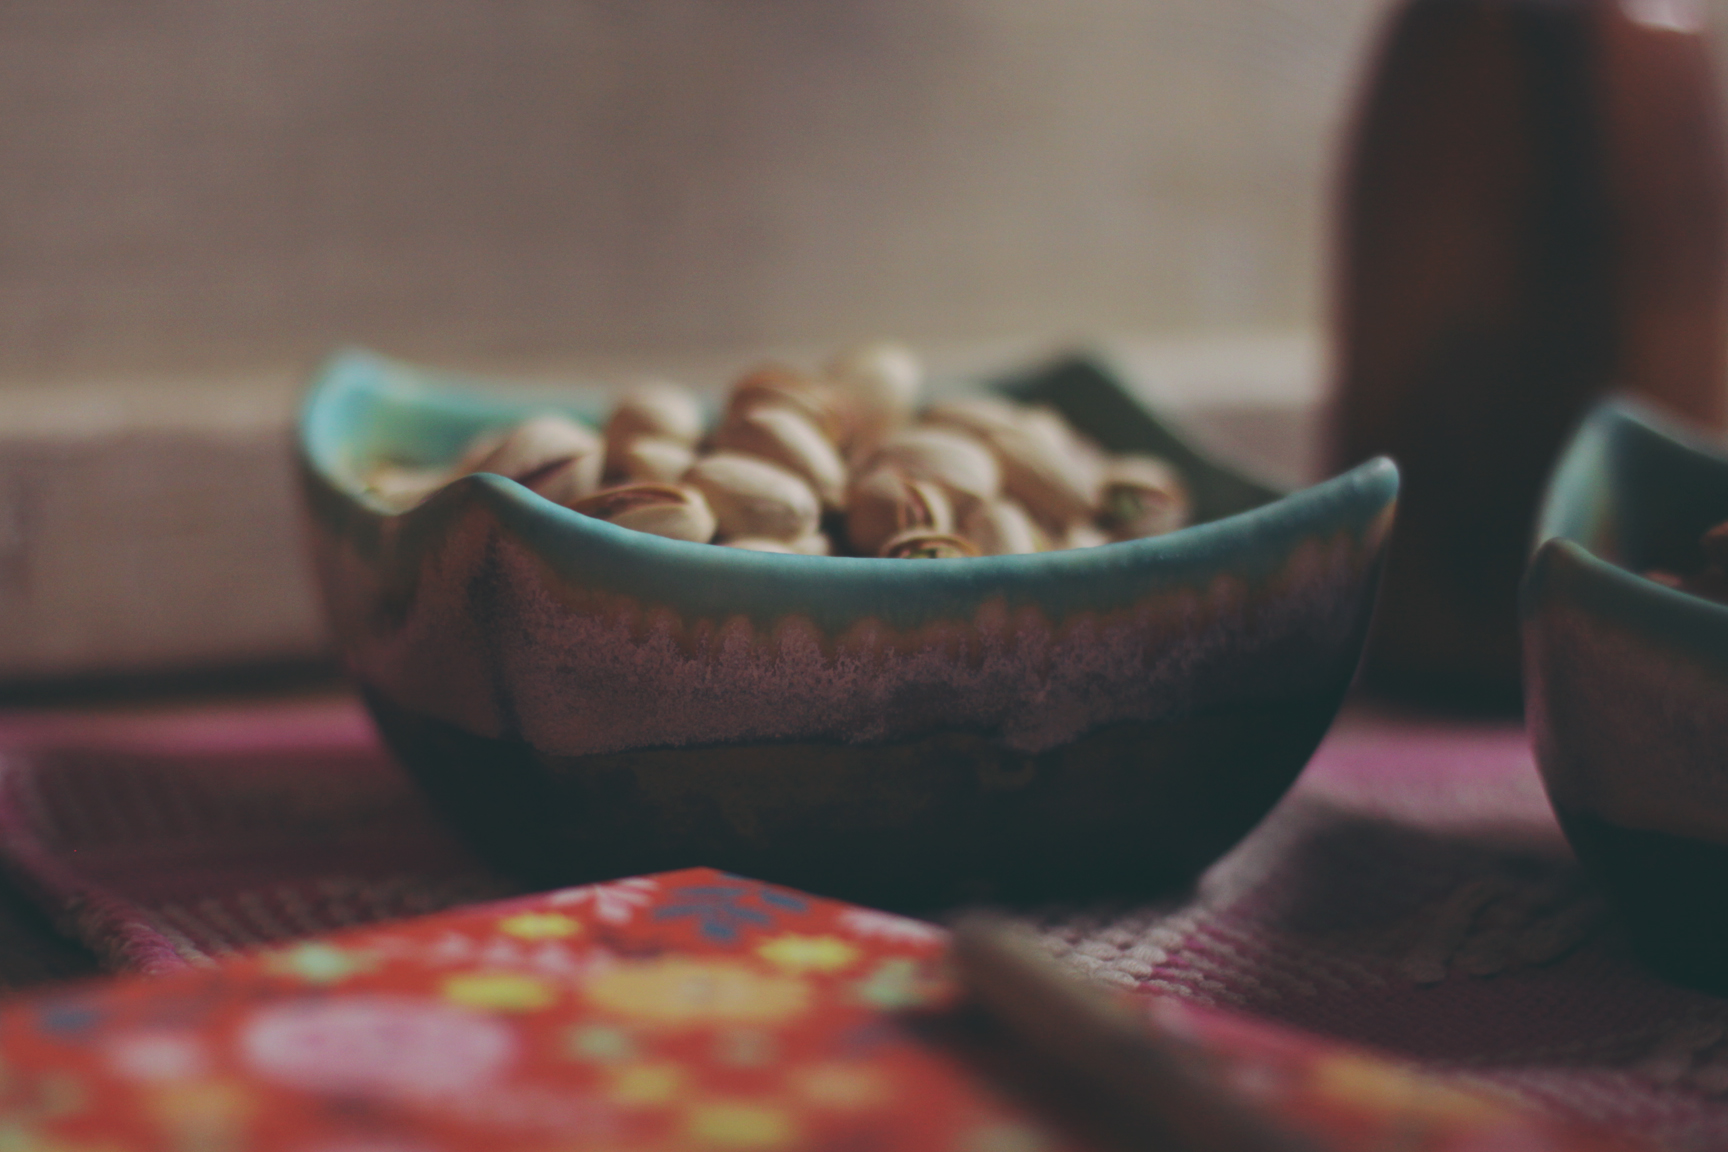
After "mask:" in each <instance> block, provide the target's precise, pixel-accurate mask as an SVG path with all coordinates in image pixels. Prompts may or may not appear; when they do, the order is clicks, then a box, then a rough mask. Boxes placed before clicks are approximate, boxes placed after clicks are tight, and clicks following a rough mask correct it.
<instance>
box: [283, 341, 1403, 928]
mask: <svg viewBox="0 0 1728 1152" xmlns="http://www.w3.org/2000/svg"><path fill="white" fill-rule="evenodd" d="M1003 386H1004V388H1005V390H1006V391H1008V392H1010V393H1012V394H1015V395H1017V396H1020V397H1022V398H1024V399H1027V400H1032V401H1038V402H1048V403H1052V404H1054V405H1056V406H1057V407H1059V408H1060V409H1062V410H1063V411H1064V413H1065V414H1066V415H1067V416H1068V418H1069V419H1070V421H1071V422H1072V423H1074V424H1075V425H1076V426H1077V427H1079V428H1080V429H1081V430H1082V431H1085V432H1087V433H1089V434H1090V435H1092V436H1093V437H1094V438H1095V439H1097V440H1099V441H1100V442H1102V443H1103V444H1104V446H1105V447H1107V448H1110V449H1113V450H1116V451H1124V450H1129V449H1134V450H1141V451H1152V452H1158V453H1161V454H1163V455H1164V456H1166V457H1167V458H1169V459H1170V460H1171V462H1172V463H1173V464H1175V465H1176V466H1177V467H1178V468H1179V469H1181V470H1182V471H1183V473H1184V475H1185V477H1186V479H1187V481H1188V483H1189V485H1190V488H1191V492H1192V495H1193V497H1194V502H1195V505H1196V509H1197V517H1198V519H1200V520H1203V521H1207V522H1205V523H1199V524H1196V525H1194V526H1192V527H1188V528H1184V529H1182V530H1180V531H1178V532H1174V533H1171V534H1169V535H1166V536H1162V537H1157V538H1152V539H1144V540H1136V541H1130V542H1126V543H1118V544H1110V545H1105V546H1102V547H1098V548H1092V549H1085V550H1078V551H1068V552H1051V553H1041V554H1035V555H1026V556H995V557H981V558H975V559H964V560H940V561H906V560H877V559H858V558H844V557H811V556H791V555H775V554H767V553H757V552H748V551H740V550H736V549H730V548H722V547H716V546H713V545H707V544H692V543H685V542H682V541H675V540H667V539H663V538H660V537H657V536H649V535H643V534H640V533H636V532H631V531H628V530H625V529H622V528H619V527H616V526H615V525H612V524H608V523H605V522H602V521H599V520H593V519H590V518H588V517H585V516H582V515H580V514H578V513H576V512H573V511H571V510H569V509H566V508H563V507H560V506H558V505H555V504H553V503H551V502H549V501H547V500H545V499H543V498H542V497H540V496H537V495H535V494H534V493H533V492H530V491H529V490H528V489H526V488H523V487H522V486H520V485H518V484H516V483H514V482H513V481H510V480H506V479H504V478H502V477H499V476H494V475H474V476H468V477H464V478H462V479H460V480H457V481H455V482H453V483H451V484H449V485H447V486H446V487H444V488H443V489H441V490H440V491H439V492H437V493H436V494H435V495H434V496H432V497H431V498H430V499H429V500H427V501H426V502H425V503H423V504H421V505H419V506H418V507H415V508H413V509H412V510H410V511H408V512H405V513H399V514H392V513H390V512H388V511H387V510H385V509H384V508H382V507H381V506H379V505H377V504H375V503H373V502H372V501H371V500H370V499H369V498H368V497H366V496H365V495H363V494H362V489H361V486H360V484H359V483H358V480H357V477H359V476H361V475H364V472H365V469H366V468H367V467H368V466H369V465H370V464H371V463H373V462H376V461H379V460H392V461H396V462H399V463H405V464H411V465H412V464H420V465H434V464H439V463H447V462H448V461H450V460H453V459H454V458H455V457H456V456H457V454H458V453H459V452H460V451H461V449H462V446H463V445H464V444H465V443H467V442H468V441H469V439H470V438H471V437H473V436H475V435H476V434H479V433H482V432H485V431H488V430H491V429H494V428H498V427H501V426H506V425H508V424H510V423H512V422H514V421H515V420H518V419H520V418H522V417H523V416H524V415H526V414H528V413H529V412H531V411H545V410H547V409H548V407H556V406H549V405H546V404H536V405H527V404H524V403H520V402H513V401H508V400H501V399H498V398H496V393H492V394H488V393H487V392H486V391H484V390H480V389H476V388H473V387H471V386H469V385H467V384H465V383H464V382H461V381H453V380H450V379H447V378H440V377H436V376H433V375H430V374H427V373H424V372H420V371H417V370H414V369H411V368H407V367H405V366H402V365H399V364H394V363H391V362H389V361H385V360H382V359H379V358H377V357H375V356H371V355H367V354H363V353H347V354H343V355H341V356H338V357H336V358H335V359H334V360H332V361H331V362H330V363H329V364H328V365H327V366H326V367H325V368H324V370H323V372H322V373H321V375H320V377H319V379H318V381H317V383H316V385H315V387H314V388H313V390H312V392H311V394H310V396H309V397H308V399H307V401H306V405H305V409H304V413H303V420H302V425H301V435H300V451H301V462H302V466H303V467H302V475H303V478H304V489H305V495H306V502H307V508H308V511H309V522H310V528H311V540H312V545H313V551H314V555H315V558H316V563H317V571H318V576H319V580H320V583H321V586H322V590H323V594H324V598H325V601H326V606H327V608H328V612H329V616H330V619H331V621H332V623H333V626H334V630H335V634H336V637H337V640H338V644H339V647H340V649H341V651H342V653H343V656H344V658H345V660H346V663H347V667H348V669H349V671H350V672H351V674H352V675H353V677H354V678H355V680H356V681H357V682H358V684H359V686H360V688H361V690H362V691H363V693H364V695H365V698H366V700H367V703H368V705H369V707H370V708H371V710H372V713H373V715H374V717H375V718H376V720H377V722H378V725H379V728H380V730H381V732H382V733H383V735H384V737H385V739H386V740H387V741H388V743H389V744H390V746H391V747H392V748H393V749H394V751H395V752H396V754H397V756H398V757H399V758H400V759H401V761H402V762H403V764H404V765H406V766H407V768H408V769H409V771H410V772H412V773H413V774H414V775H415V776H416V777H417V778H418V779H419V781H420V782H421V784H422V785H423V786H424V787H425V788H426V790H427V791H428V793H429V794H430V796H431V797H432V799H433V800H434V802H435V803H437V804H438V805H439V806H440V807H441V808H442V810H443V811H444V812H445V813H446V814H447V815H448V816H449V818H450V819H451V820H452V821H453V822H454V823H455V824H457V825H458V826H459V827H460V828H462V829H464V830H465V831H466V832H467V834H468V835H469V837H470V838H471V839H472V840H473V842H474V843H475V844H476V846H477V847H479V848H480V849H481V850H482V851H483V852H484V853H485V854H486V855H488V856H489V857H490V858H491V859H492V860H494V861H495V862H497V863H498V864H500V865H501V866H502V867H504V868H505V869H506V870H508V871H510V872H512V873H514V874H515V875H517V876H519V877H520V878H522V879H523V880H524V881H525V882H527V883H529V884H533V885H536V886H547V885H554V884H563V883H572V882H578V881H585V880H595V879H603V878H608V877H612V876H619V875H628V874H634V873H641V872H653V871H660V870H664V869H670V868H678V867H683V866H686V865H693V864H707V865H712V866H715V867H719V868H723V869H727V870H730V871H735V872H741V873H745V874H748V875H752V876H760V877H763V878H766V879H770V880H774V881H778V882H781V883H786V884H790V885H794V886H797V887H801V888H805V889H809V890H814V891H818V892H822V893H824V894H829V895H834V896H839V897H843V898H847V899H852V900H858V901H863V902H867V903H872V904H876V905H879V906H889V907H896V908H902V909H908V910H912V909H920V908H931V907H937V906H941V905H944V904H948V903H952V902H954V901H957V900H961V899H968V898H996V899H1006V900H1020V899H1042V898H1048V897H1053V896H1060V895H1072V894H1080V893H1099V892H1107V891H1145V890H1148V889H1154V888H1159V887H1165V886H1168V885H1169V884H1171V883H1173V882H1179V881H1182V880H1184V879H1187V878H1190V877H1192V876H1193V875H1194V874H1195V873H1196V872H1197V871H1198V870H1199V869H1201V868H1203V867H1204V866H1205V865H1206V864H1208V863H1210V862H1211V861H1212V860H1214V859H1216V858H1217V857H1218V856H1219V855H1221V854H1222V853H1223V852H1224V851H1225V850H1227V849H1228V848H1229V847H1230V846H1231V845H1232V844H1234V843H1235V842H1236V841H1237V840H1238V839H1240V838H1241V837H1242V836H1243V835H1244V834H1245V833H1246V832H1247V831H1248V830H1249V829H1250V828H1251V827H1252V826H1253V825H1254V824H1255V823H1256V822H1258V821H1259V820H1260V818H1261V817H1262V816H1263V815H1265V813H1266V812H1267V811H1268V810H1269V809H1270V808H1271V806H1272V805H1273V804H1274V803H1275V802H1276V801H1277V799H1278V798H1279V797H1280V796H1281V795H1282V794H1283V793H1284V791H1285V790H1286V789H1287V788H1288V787H1289V785H1290V783H1291V782H1292V781H1293V780H1294V779H1295V777H1296V775H1297V773H1298V772H1299V771H1300V770H1301V768H1302V766H1303V765H1304V764H1305V763H1306V762H1307V760H1308V758H1309V756H1310V755H1311V754H1312V752H1313V750H1314V747H1315V746H1316V744H1317V743H1318V742H1319V740H1320V737H1321V736H1322V735H1323V734H1324V732H1325V731H1326V728H1327V726H1328V725H1329V724H1330V723H1331V720H1332V717H1333V715H1334V714H1335V712H1336V711H1337V708H1338V705H1339V703H1340V700H1341V698H1342V696H1343V693H1344V691H1345V689H1346V687H1347V686H1348V684H1349V681H1350V679H1351V676H1352V675H1353V673H1354V670H1355V667H1356V664H1357V660H1358V658H1359V656H1360V652H1361V646H1362V639H1363V634H1364V629H1365V627H1366V624H1367V620H1368V615H1369V611H1370V608H1371V606H1372V602H1373V596H1374V590H1375V586H1376V578H1377V575H1378V572H1379V566H1380V560H1381V554H1382V550H1383V546H1384V543H1385V540H1386V536H1387V532H1388V530H1389V528H1390V525H1391V520H1392V514H1393V508H1394V503H1395V497H1396V492H1397V472H1396V469H1394V468H1393V467H1392V465H1391V464H1390V463H1389V462H1387V461H1377V462H1371V463H1369V464H1365V465H1363V466H1361V467H1359V468H1357V469H1355V470H1354V471H1352V472H1349V473H1347V474H1345V475H1343V476H1340V477H1338V478H1336V479H1333V480H1330V481H1328V482H1326V483H1324V484H1320V485H1317V486H1315V487H1313V488H1309V489H1306V490H1304V491H1301V492H1298V493H1296V494H1294V495H1290V496H1283V497H1280V496H1279V494H1278V493H1276V492H1274V491H1272V490H1271V489H1268V488H1266V487H1264V486H1261V485H1259V484H1256V483H1255V482H1253V481H1252V480H1249V479H1247V478H1245V477H1243V476H1240V475H1238V474H1236V473H1233V472H1231V471H1229V470H1227V469H1224V468H1220V467H1218V466H1217V465H1215V464H1213V463H1211V462H1210V461H1208V460H1206V459H1205V458H1204V457H1203V456H1201V455H1200V454H1199V453H1197V452H1195V451H1194V450H1193V449H1192V448H1190V447H1189V446H1188V445H1187V444H1186V443H1185V442H1183V441H1182V440H1181V439H1180V438H1179V437H1177V436H1175V435H1174V434H1172V433H1171V432H1170V431H1169V430H1168V429H1167V428H1166V427H1165V426H1164V425H1162V424H1161V423H1160V422H1158V421H1157V420H1155V419H1154V418H1153V417H1151V416H1150V415H1149V414H1148V413H1146V412H1145V410H1144V409H1142V408H1141V407H1140V406H1139V405H1138V404H1136V403H1135V402H1134V401H1133V400H1132V399H1130V398H1129V397H1128V395H1127V394H1126V393H1125V392H1124V391H1123V390H1122V389H1121V388H1120V387H1118V386H1117V385H1116V384H1115V382H1114V381H1113V380H1112V379H1111V377H1110V376H1109V375H1108V373H1106V372H1105V371H1104V370H1103V369H1101V368H1100V367H1098V366H1097V365H1096V364H1094V363H1092V362H1090V361H1087V360H1084V359H1074V360H1067V361H1064V362H1061V363H1058V364H1056V365H1054V366H1052V367H1050V368H1048V369H1045V370H1042V371H1039V372H1035V373H1032V374H1030V375H1028V376H1026V377H1023V378H1020V379H1016V380H1012V381H1007V382H1005V383H1004V385H1003ZM566 411H568V412H569V413H570V414H571V415H574V416H577V417H578V418H583V417H586V418H588V419H590V420H592V419H593V418H594V417H595V416H596V415H597V413H594V412H583V411H581V410H580V409H578V408H568V409H566Z"/></svg>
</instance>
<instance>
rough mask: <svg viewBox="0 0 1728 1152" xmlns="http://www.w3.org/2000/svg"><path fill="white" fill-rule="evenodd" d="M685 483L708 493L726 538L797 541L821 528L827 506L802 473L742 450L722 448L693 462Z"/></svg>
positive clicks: (709, 500) (711, 505)
mask: <svg viewBox="0 0 1728 1152" xmlns="http://www.w3.org/2000/svg"><path fill="white" fill-rule="evenodd" d="M684 482H685V483H686V484H690V485H693V486H695V487H696V488H697V489H699V490H700V491H701V492H702V494H703V495H704V496H706V497H707V498H708V504H709V507H711V508H713V509H714V516H715V518H716V519H717V520H718V521H719V524H720V534H721V535H722V536H726V537H740V536H744V537H749V536H765V537H767V538H768V539H770V540H797V539H799V538H800V537H803V536H808V535H810V533H812V532H814V531H816V527H817V523H818V521H819V520H820V518H821V513H822V508H821V503H820V501H818V500H817V498H816V493H815V491H814V490H813V489H812V488H811V487H810V485H808V484H806V483H805V482H804V480H803V479H802V478H801V477H798V476H795V475H793V474H792V473H791V472H788V471H787V470H786V469H784V468H782V467H780V466H779V465H778V464H770V463H769V462H768V461H766V460H763V459H760V458H758V457H755V456H745V455H743V454H742V453H738V452H717V453H715V454H714V455H712V456H704V457H703V458H702V459H700V460H698V461H696V463H695V464H693V465H691V466H690V471H689V472H687V473H685V475H684Z"/></svg>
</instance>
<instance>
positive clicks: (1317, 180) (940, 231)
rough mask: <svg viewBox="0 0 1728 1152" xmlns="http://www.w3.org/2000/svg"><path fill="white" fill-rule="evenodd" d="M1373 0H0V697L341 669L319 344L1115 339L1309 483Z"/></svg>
mask: <svg viewBox="0 0 1728 1152" xmlns="http://www.w3.org/2000/svg"><path fill="white" fill-rule="evenodd" d="M1676 2H1684V0H1676ZM1710 4H1711V11H1712V15H1713V16H1715V17H1716V26H1717V28H1718V30H1719V31H1720V30H1721V29H1722V28H1723V27H1728V0H1710ZM1388 6H1389V0H0V688H3V687H4V686H5V685H8V684H14V683H21V682H25V681H31V680H35V679H41V678H48V679H52V678H56V677H58V678H76V677H79V676H89V675H100V674H108V673H127V674H131V673H143V674H154V673H155V672H157V671H159V670H161V669H165V668H202V667H209V666H213V665H239V664H247V663H253V664H258V663H268V662H271V661H293V660H304V659H311V658H316V657H318V656H319V655H320V654H321V653H323V652H325V651H326V650H327V649H326V642H325V638H324V633H323V629H322V624H321V621H320V617H319V612H318V609H317V606H316V603H315V601H314V597H313V595H312V591H311V587H310V584H309V582H308V580H307V578H306V571H305V568H304V566H303V562H302V557H301V556H300V551H301V546H300V542H299V537H298V529H297V526H296V511H295V507H296V498H295V495H294V470H293V463H292V459H291V455H290V451H289V448H288V444H289V434H288V429H289V425H290V422H291V420H292V411H293V406H294V397H295V395H296V393H297V391H298V389H299V387H300V381H301V380H302V379H303V378H304V372H305V370H306V368H307V366H308V365H309V364H310V363H311V362H312V361H313V360H314V359H315V358H317V357H318V356H320V355H322V354H323V353H324V352H326V351H327V350H328V349H330V348H331V347H332V346H334V345H337V344H340V343H344V342H358V343H364V344H368V345H371V346H374V347H377V348H379V349H381V350H383V351H386V352H391V353H395V354H398V355H403V356H409V357H414V358H418V359H422V360H425V361H428V362H432V363H438V364H447V365H453V366H467V367H470V368H475V369H481V370H493V371H497V372H499V373H500V374H507V373H509V372H513V371H517V370H521V371H524V372H530V373H537V374H540V375H544V376H546V377H548V378H557V379H562V380H568V379H571V378H584V377H589V378H597V379H608V378H614V377H616V376H617V375H620V374H622V373H624V372H631V373H634V372H637V371H642V370H648V369H653V370H657V371H662V372H668V373H671V374H674V375H678V376H680V377H682V378H684V379H687V380H690V381H691V382H693V383H698V384H703V383H709V384H717V383H719V382H720V381H721V380H723V379H724V377H725V374H726V373H728V372H733V371H736V370H737V368H738V367H739V366H740V358H741V357H748V356H754V355H756V354H759V353H760V352H761V351H762V350H763V349H765V348H773V349H787V348H790V349H793V350H797V349H800V348H803V349H817V350H820V349H823V348H826V347H832V346H833V345H834V344H836V343H838V342H841V341H848V340H851V339H855V338H860V337H871V336H878V335H898V336H901V337H904V338H906V339H909V340H912V341H914V342H917V343H918V344H919V345H921V346H923V347H924V348H925V349H927V350H932V351H934V350H936V349H937V348H938V346H948V347H950V348H951V349H952V350H953V353H952V354H953V355H954V357H955V359H954V360H953V362H952V363H951V364H950V367H951V368H954V369H955V370H960V369H961V368H963V367H964V366H966V365H970V367H971V369H972V370H982V369H983V368H984V367H985V366H986V365H987V364H989V363H994V364H1002V363H1005V362H1007V360H1008V358H1010V357H1024V356H1028V355H1033V354H1037V353H1038V352H1040V351H1042V350H1044V349H1046V348H1048V347H1049V346H1050V345H1052V344H1056V343H1061V342H1069V341H1074V340H1085V339H1090V338H1093V337H1098V336H1106V337H1111V338H1128V340H1129V342H1130V343H1132V342H1133V341H1135V340H1140V341H1142V343H1143V345H1144V349H1145V353H1144V354H1143V355H1139V357H1138V358H1137V359H1134V358H1132V357H1131V358H1130V359H1131V361H1132V362H1131V363H1129V364H1128V365H1127V366H1128V367H1129V369H1130V372H1129V379H1130V381H1131V382H1132V383H1134V384H1136V385H1137V386H1139V387H1141V388H1142V390H1143V391H1145V392H1146V393H1147V394H1148V395H1149V396H1152V397H1155V398H1161V399H1165V400H1170V399H1174V400H1176V401H1178V402H1186V403H1188V404H1189V406H1188V407H1187V408H1181V409H1179V411H1181V412H1182V417H1183V419H1184V420H1185V421H1186V422H1187V423H1188V425H1189V427H1190V428H1193V429H1197V430H1199V431H1200V432H1201V433H1202V434H1203V435H1205V436H1213V437H1215V439H1214V443H1215V444H1218V445H1219V446H1221V447H1223V448H1225V449H1226V450H1228V451H1233V452H1234V453H1235V454H1236V455H1237V456H1238V458H1239V459H1244V460H1248V461H1250V462H1251V463H1252V465H1253V466H1255V467H1257V468H1259V469H1260V470H1262V471H1263V472H1265V473H1267V474H1268V475H1272V476H1276V477H1280V478H1282V479H1284V480H1286V481H1288V482H1298V481H1300V480H1302V479H1303V478H1305V477H1308V476H1311V475H1312V474H1313V470H1314V468H1315V467H1316V466H1317V456H1316V454H1315V453H1314V452H1313V446H1314V445H1315V444H1317V442H1318V436H1317V434H1316V433H1315V429H1316V427H1317V423H1318V422H1317V420H1316V418H1315V417H1316V410H1317V409H1316V400H1317V397H1318V396H1319V394H1320V392H1321V389H1322V385H1323V381H1324V375H1325V370H1324V353H1323V347H1324V344H1323V340H1322V339H1321V337H1320V327H1321V323H1322V320H1323V316H1324V309H1325V298H1326V289H1325V264H1326V262H1325V243H1326V237H1327V233H1328V229H1329V222H1328V219H1327V209H1328V202H1329V189H1330V183H1331V180H1332V178H1333V173H1334V172H1335V171H1336V169H1337V165H1338V157H1337V147H1338V141H1339V138H1340V134H1341V131H1342V129H1343V128H1344V126H1345V124H1346V123H1347V121H1348V117H1349V113H1350V110H1351V100H1352V88H1353V85H1354V83H1355V81H1356V79H1357V78H1358V77H1359V76H1360V75H1361V74H1362V72H1363V70H1364V68H1365V66H1366V54H1367V52H1368V51H1369V49H1370V46H1371V44H1372V40H1373V36H1374V32H1375V29H1376V28H1377V26H1378V24H1379V23H1380V20H1381V19H1382V18H1383V16H1384V14H1385V11H1386V9H1387V7H1388ZM979 348H983V349H986V352H985V353H983V354H982V355H980V354H979V353H978V352H977V349H979ZM967 356H971V357H972V359H970V360H967V359H966V357H967ZM991 357H994V360H992V359H991ZM1207 405H1210V408H1208V407H1207Z"/></svg>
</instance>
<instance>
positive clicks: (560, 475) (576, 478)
mask: <svg viewBox="0 0 1728 1152" xmlns="http://www.w3.org/2000/svg"><path fill="white" fill-rule="evenodd" d="M522 483H523V485H524V486H525V487H527V488H530V489H532V490H533V491H535V492H538V493H539V494H540V495H542V496H544V497H546V499H548V500H550V501H552V502H553V503H554V504H569V503H570V502H571V501H573V500H580V499H582V498H583V497H584V496H587V495H588V494H590V493H591V492H593V491H594V490H595V489H597V488H599V487H600V455H599V453H593V454H591V455H588V456H572V457H571V458H570V459H568V460H561V461H559V462H558V463H556V464H550V465H547V466H546V467H545V468H542V469H540V470H539V471H538V472H535V473H534V474H532V475H530V476H525V477H523V479H522Z"/></svg>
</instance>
